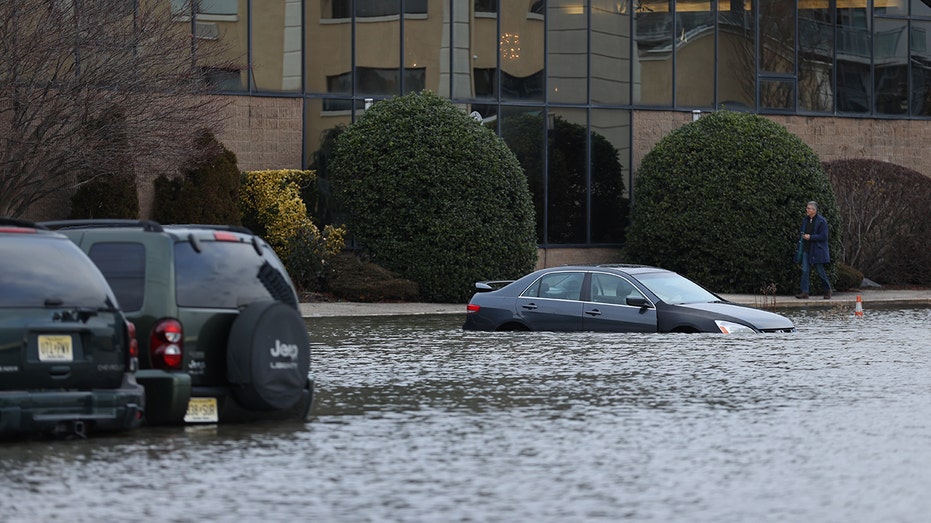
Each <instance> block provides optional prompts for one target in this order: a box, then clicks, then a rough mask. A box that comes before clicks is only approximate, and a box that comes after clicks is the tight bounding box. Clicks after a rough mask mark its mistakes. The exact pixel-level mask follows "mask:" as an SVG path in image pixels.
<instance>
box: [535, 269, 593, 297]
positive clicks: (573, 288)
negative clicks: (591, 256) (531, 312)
mask: <svg viewBox="0 0 931 523" xmlns="http://www.w3.org/2000/svg"><path fill="white" fill-rule="evenodd" d="M584 279H585V273H584V272H551V273H548V274H544V275H543V276H541V277H540V278H539V279H537V281H535V282H534V283H533V285H531V286H530V287H528V288H527V290H525V291H524V292H523V293H522V294H521V296H526V297H540V298H556V299H562V300H578V299H579V296H580V295H581V293H582V280H584Z"/></svg>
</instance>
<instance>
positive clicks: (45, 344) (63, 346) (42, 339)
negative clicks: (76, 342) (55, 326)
mask: <svg viewBox="0 0 931 523" xmlns="http://www.w3.org/2000/svg"><path fill="white" fill-rule="evenodd" d="M71 343H72V342H71V336H68V335H60V334H40V335H39V361H52V362H58V361H74V348H73V347H72V345H71Z"/></svg>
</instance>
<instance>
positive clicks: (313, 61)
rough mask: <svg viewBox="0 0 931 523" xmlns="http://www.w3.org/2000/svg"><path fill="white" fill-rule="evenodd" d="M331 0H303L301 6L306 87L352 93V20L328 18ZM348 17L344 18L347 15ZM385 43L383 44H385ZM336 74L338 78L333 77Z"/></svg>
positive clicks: (334, 93)
mask: <svg viewBox="0 0 931 523" xmlns="http://www.w3.org/2000/svg"><path fill="white" fill-rule="evenodd" d="M332 7H333V6H332V3H331V0H307V5H306V7H305V10H304V13H305V17H306V18H305V22H304V23H305V25H306V28H305V31H304V35H305V38H306V41H307V44H306V47H307V52H306V60H307V67H306V75H307V79H306V90H307V92H310V93H329V94H333V95H340V94H342V95H350V94H352V75H351V74H349V75H348V77H346V78H342V77H341V76H342V75H344V74H346V72H347V71H352V23H351V22H350V21H349V20H348V19H346V20H331V16H330V15H331V14H332ZM347 18H348V17H347ZM386 46H387V44H386ZM337 77H340V80H339V81H334V80H333V79H334V78H337Z"/></svg>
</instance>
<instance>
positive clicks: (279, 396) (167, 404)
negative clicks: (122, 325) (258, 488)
mask: <svg viewBox="0 0 931 523" xmlns="http://www.w3.org/2000/svg"><path fill="white" fill-rule="evenodd" d="M43 225H45V226H46V227H49V228H50V229H56V230H58V231H60V232H61V233H62V234H64V235H66V236H68V237H69V238H71V240H73V241H74V243H76V244H77V245H78V246H80V248H81V249H82V250H84V251H85V252H86V253H87V255H88V256H89V257H90V259H91V260H93V261H94V263H96V264H97V267H99V268H100V271H101V272H102V273H103V275H104V277H105V278H106V279H107V281H108V282H109V283H110V286H111V287H112V288H113V291H114V292H115V293H116V296H117V298H118V299H119V301H120V306H121V307H122V309H123V311H124V312H125V313H126V315H127V317H128V318H129V319H130V320H132V322H133V323H135V325H136V328H137V332H138V333H139V346H140V351H139V352H140V355H139V364H140V367H141V369H140V370H139V372H138V373H137V379H138V381H139V383H141V384H142V385H144V386H145V390H146V421H147V423H149V424H181V423H217V422H231V421H251V420H257V419H286V418H299V419H305V418H306V417H307V416H308V415H309V412H310V407H311V403H312V400H313V381H312V380H311V379H310V377H309V371H310V338H309V336H308V333H307V326H306V324H305V323H304V320H303V318H302V317H301V315H300V312H299V308H298V300H297V293H296V292H295V290H294V286H293V284H292V282H291V279H290V277H289V276H288V274H287V272H286V270H285V268H284V266H283V265H282V263H281V261H280V260H279V259H278V257H277V256H276V255H275V252H274V251H273V250H272V248H271V247H270V246H269V245H268V244H267V243H266V242H265V241H264V240H262V239H261V238H260V237H258V236H256V235H254V234H252V232H250V231H249V230H248V229H245V228H243V227H227V226H218V225H161V224H159V223H156V222H152V221H139V220H65V221H57V222H44V223H43Z"/></svg>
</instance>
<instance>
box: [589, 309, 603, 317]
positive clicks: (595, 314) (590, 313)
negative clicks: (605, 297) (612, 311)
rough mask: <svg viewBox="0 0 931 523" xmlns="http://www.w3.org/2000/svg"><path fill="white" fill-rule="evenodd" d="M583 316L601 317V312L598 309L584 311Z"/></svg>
mask: <svg viewBox="0 0 931 523" xmlns="http://www.w3.org/2000/svg"><path fill="white" fill-rule="evenodd" d="M585 314H588V315H589V316H601V311H600V310H598V309H592V310H590V311H585Z"/></svg>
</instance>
